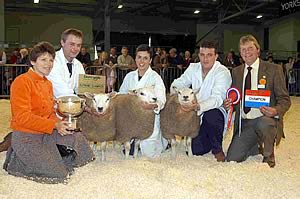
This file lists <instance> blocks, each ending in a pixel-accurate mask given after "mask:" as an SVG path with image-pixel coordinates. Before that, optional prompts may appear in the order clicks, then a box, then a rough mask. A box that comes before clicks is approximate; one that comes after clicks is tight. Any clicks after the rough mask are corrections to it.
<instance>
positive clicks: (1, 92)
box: [0, 64, 28, 98]
mask: <svg viewBox="0 0 300 199" xmlns="http://www.w3.org/2000/svg"><path fill="white" fill-rule="evenodd" d="M27 70H28V65H23V64H0V98H9V94H10V85H11V83H12V82H13V80H14V79H15V78H16V77H17V76H18V75H20V74H22V73H25V72H26V71H27Z"/></svg>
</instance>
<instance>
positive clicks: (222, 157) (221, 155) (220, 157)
mask: <svg viewBox="0 0 300 199" xmlns="http://www.w3.org/2000/svg"><path fill="white" fill-rule="evenodd" d="M214 155H215V158H216V159H217V161H218V162H225V154H224V152H223V151H220V152H219V153H216V154H214Z"/></svg>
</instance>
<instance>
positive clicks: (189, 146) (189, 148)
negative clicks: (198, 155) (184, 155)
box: [186, 136, 193, 157]
mask: <svg viewBox="0 0 300 199" xmlns="http://www.w3.org/2000/svg"><path fill="white" fill-rule="evenodd" d="M186 149H187V151H188V156H189V157H192V156H193V152H192V138H191V137H188V136H187V137H186Z"/></svg>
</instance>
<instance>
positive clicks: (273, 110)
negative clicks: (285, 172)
mask: <svg viewBox="0 0 300 199" xmlns="http://www.w3.org/2000/svg"><path fill="white" fill-rule="evenodd" d="M239 45H240V54H241V56H242V58H243V60H244V61H245V64H243V65H240V66H238V67H236V68H234V69H233V70H232V87H236V88H238V89H239V90H240V92H241V96H242V97H241V101H240V103H239V104H237V105H236V106H234V111H235V121H234V129H233V138H232V141H231V144H230V146H229V149H228V152H227V161H236V162H242V161H245V160H246V159H247V158H248V156H250V155H257V154H258V153H259V152H260V153H261V154H262V155H263V156H264V158H263V162H264V163H267V164H268V165H269V166H270V167H274V166H275V155H274V143H275V141H276V144H279V142H280V140H281V137H283V115H284V114H285V112H286V111H287V110H288V109H289V107H290V106H291V101H290V98H289V95H288V92H287V89H286V86H285V80H284V74H283V71H282V68H281V67H280V66H279V65H275V64H271V63H269V62H267V61H263V60H261V59H260V58H259V55H260V46H259V44H258V42H257V40H256V39H255V37H253V36H252V35H246V36H243V37H241V38H240V43H239ZM246 89H248V90H269V91H270V92H271V96H270V106H261V107H260V108H250V107H245V106H244V104H245V90H246ZM231 105H232V102H231V100H230V99H226V100H225V101H224V106H225V108H226V109H229V108H230V106H231ZM258 145H263V149H262V148H261V149H262V150H261V151H259V150H258Z"/></svg>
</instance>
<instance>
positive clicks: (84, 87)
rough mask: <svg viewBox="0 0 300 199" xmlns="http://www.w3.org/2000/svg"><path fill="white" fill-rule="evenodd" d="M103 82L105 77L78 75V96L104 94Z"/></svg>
mask: <svg viewBox="0 0 300 199" xmlns="http://www.w3.org/2000/svg"><path fill="white" fill-rule="evenodd" d="M105 82H106V81H105V76H101V75H86V74H80V75H79V85H78V94H83V93H85V92H89V93H94V94H99V93H105Z"/></svg>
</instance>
